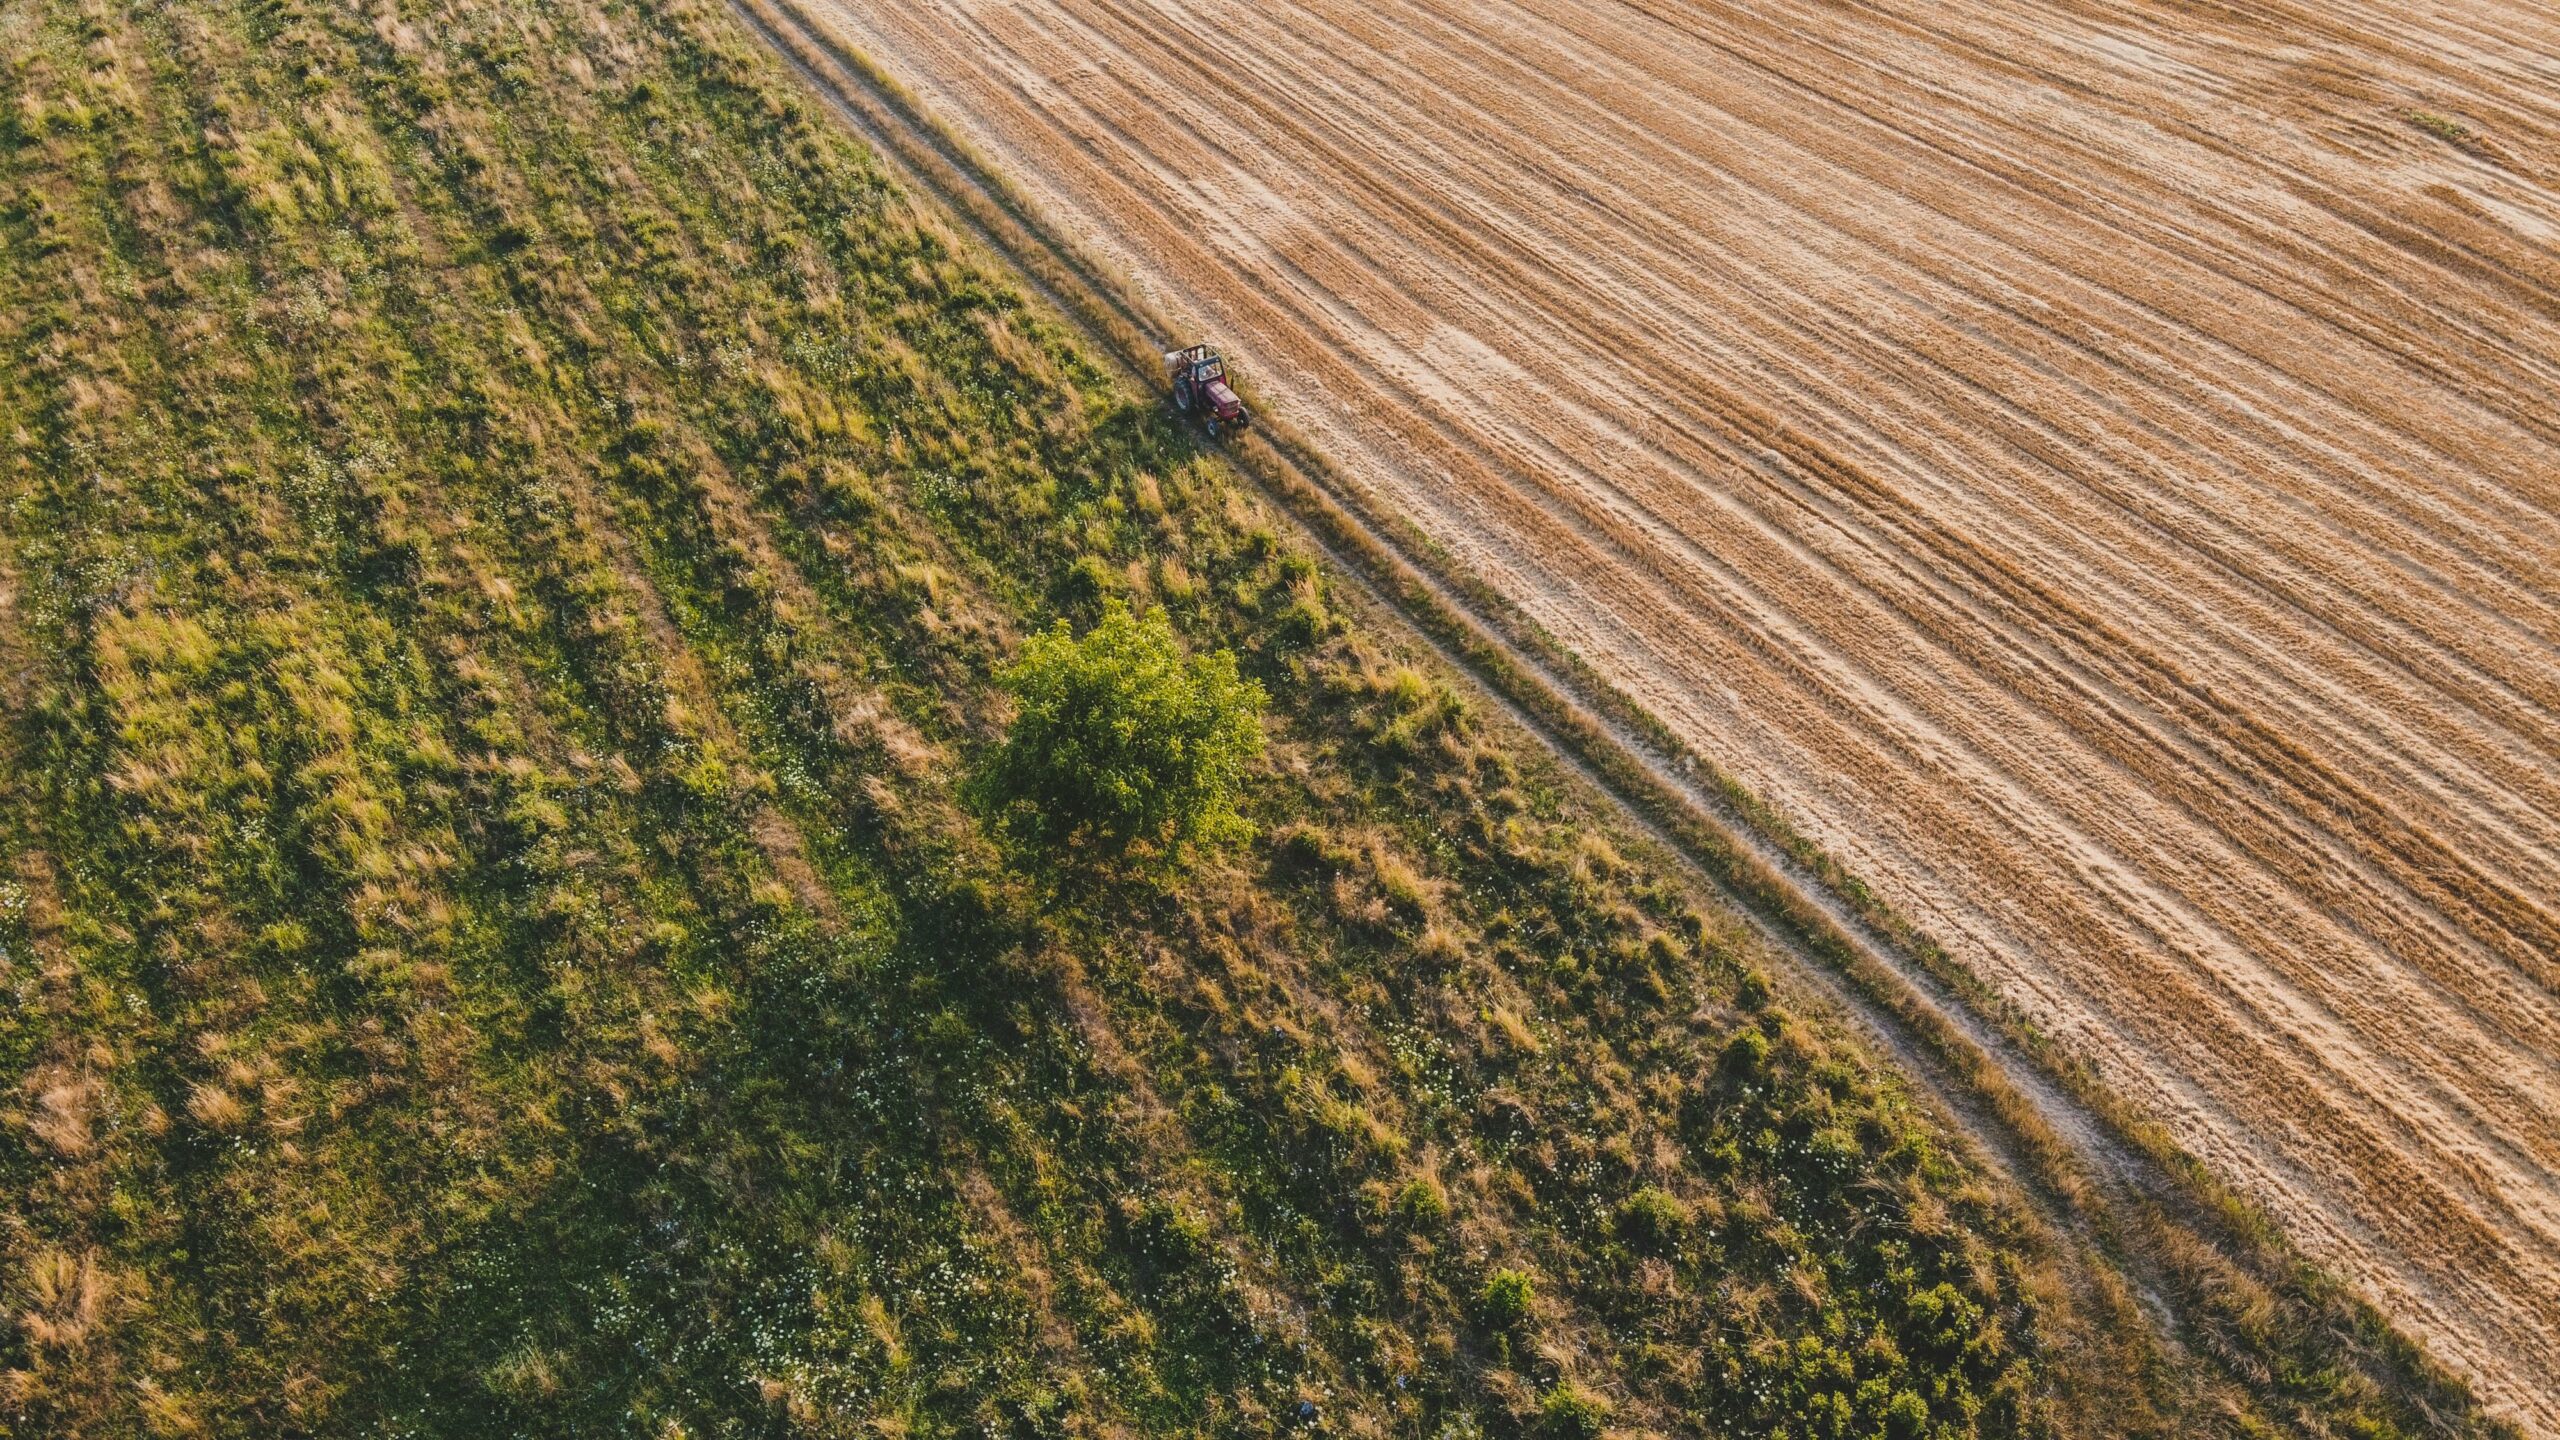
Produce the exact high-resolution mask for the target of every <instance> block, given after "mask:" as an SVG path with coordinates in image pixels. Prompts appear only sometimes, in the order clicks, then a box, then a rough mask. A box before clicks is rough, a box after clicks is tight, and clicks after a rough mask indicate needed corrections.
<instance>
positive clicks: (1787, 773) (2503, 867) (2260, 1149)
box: [804, 0, 2560, 1433]
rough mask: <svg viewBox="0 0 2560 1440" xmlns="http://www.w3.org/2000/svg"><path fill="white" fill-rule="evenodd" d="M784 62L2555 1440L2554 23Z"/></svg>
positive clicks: (2330, 14) (2559, 729)
mask: <svg viewBox="0 0 2560 1440" xmlns="http://www.w3.org/2000/svg"><path fill="white" fill-rule="evenodd" d="M804 9H805V10H807V12H808V13H809V14H810V15H811V16H812V18H814V19H816V20H817V21H819V22H820V23H822V24H824V25H826V26H828V27H830V28H831V29H832V30H833V31H834V32H835V33H836V34H837V35H838V36H839V37H840V38H841V39H842V40H843V41H844V42H845V43H846V44H847V45H849V46H851V47H852V48H854V49H856V50H859V51H861V52H862V53H864V54H866V55H868V56H870V57H871V58H872V59H873V60H874V61H875V62H876V63H877V64H879V65H880V66H881V67H882V68H883V69H884V71H885V72H886V73H888V74H889V75H890V76H891V77H892V78H893V79H895V80H896V81H897V82H898V83H899V84H900V85H902V86H904V87H907V88H908V89H909V90H910V91H911V92H912V93H913V94H914V95H915V96H916V97H917V99H918V100H919V101H920V103H921V104H922V105H923V106H924V107H925V108H926V109H927V110H929V111H931V112H932V113H934V114H935V115H936V116H938V117H940V118H941V119H942V120H944V121H945V122H947V123H949V124H950V125H952V126H953V127H954V129H955V130H956V131H957V132H958V133H960V134H961V135H962V136H963V137H964V138H965V139H966V140H968V141H969V142H970V143H972V144H973V145H975V146H976V147H978V148H979V149H980V150H981V151H982V152H983V153H985V154H986V155H987V156H989V157H991V159H992V160H993V161H994V163H996V164H997V165H999V166H1001V167H1002V168H1003V169H1005V170H1006V171H1007V172H1008V173H1009V174H1010V176H1011V177H1012V178H1013V179H1014V180H1015V181H1016V182H1017V183H1019V184H1020V185H1021V186H1022V187H1024V188H1025V190H1026V191H1027V193H1029V194H1030V196H1031V197H1032V198H1033V200H1034V201H1035V202H1036V203H1037V204H1038V205H1040V206H1041V207H1043V209H1044V210H1045V211H1046V212H1047V213H1048V214H1049V215H1050V216H1051V217H1052V218H1053V219H1055V220H1056V221H1058V222H1059V223H1060V224H1062V225H1063V226H1065V227H1066V228H1068V229H1069V230H1070V231H1071V232H1072V233H1073V234H1074V235H1075V237H1076V239H1077V240H1078V241H1079V242H1080V243H1081V244H1083V245H1085V246H1086V247H1088V248H1089V249H1091V250H1092V251H1093V252H1094V253H1095V254H1097V255H1098V256H1100V257H1101V258H1102V259H1103V260H1105V261H1106V262H1107V263H1110V264H1112V265H1115V266H1117V267H1119V268H1120V269H1122V270H1123V271H1124V272H1126V273H1127V274H1128V276H1129V277H1130V279H1131V281H1132V282H1133V284H1134V285H1135V287H1136V289H1137V290H1138V291H1139V292H1140V293H1141V294H1142V295H1144V296H1145V297H1146V298H1147V299H1148V300H1149V301H1150V302H1152V303H1153V304H1155V305H1156V306H1157V307H1159V308H1161V309H1163V310H1165V311H1167V312H1169V313H1173V314H1176V315H1180V316H1182V317H1185V318H1186V319H1187V320H1190V321H1192V322H1194V323H1196V324H1197V325H1198V326H1199V327H1200V329H1201V330H1202V332H1203V333H1205V334H1209V335H1213V336H1215V337H1216V338H1218V339H1220V340H1222V341H1224V342H1225V343H1227V344H1228V345H1229V346H1230V348H1231V352H1232V353H1233V354H1234V355H1235V356H1236V357H1237V358H1238V359H1239V360H1240V361H1241V362H1242V363H1243V365H1244V367H1245V368H1246V369H1247V371H1248V372H1249V375H1250V377H1251V378H1252V379H1253V380H1254V381H1256V382H1258V384H1259V386H1260V388H1261V391H1262V393H1263V394H1264V395H1265V397H1267V399H1269V400H1270V401H1271V402H1272V403H1273V405H1274V407H1275V408H1276V409H1277V410H1278V411H1279V412H1280V413H1281V414H1282V415H1283V416H1284V417H1285V418H1286V419H1288V420H1289V421H1290V422H1292V423H1293V424H1294V425H1296V426H1297V427H1298V428H1299V429H1301V430H1303V431H1305V432H1307V433H1308V434H1310V435H1312V436H1313V437H1314V438H1315V439H1316V440H1317V441H1318V443H1319V444H1320V445H1322V446H1323V447H1324V448H1326V449H1327V450H1328V452H1329V453H1330V454H1331V455H1332V456H1333V457H1334V458H1335V459H1337V460H1338V461H1340V462H1342V464H1343V468H1344V469H1345V470H1346V471H1349V472H1351V473H1353V474H1356V475H1359V476H1361V477H1364V478H1365V480H1366V481H1367V483H1369V484H1371V485H1373V486H1374V487H1375V488H1376V491H1377V498H1378V499H1380V500H1383V501H1384V502H1386V503H1388V504H1390V505H1392V506H1394V507H1396V508H1399V509H1401V510H1402V511H1403V512H1404V513H1406V514H1408V515H1410V516H1411V517H1412V518H1413V519H1414V520H1415V521H1416V522H1417V523H1418V524H1419V525H1420V526H1421V527H1422V528H1423V530H1424V531H1425V532H1426V533H1427V534H1428V535H1429V536H1430V537H1431V538H1432V539H1433V540H1434V541H1436V542H1437V543H1438V544H1440V545H1442V546H1444V547H1445V548H1446V549H1447V551H1448V552H1449V553H1450V554H1451V555H1452V556H1453V557H1454V558H1455V560H1456V561H1457V563H1458V564H1460V565H1462V566H1464V567H1466V568H1468V569H1470V570H1473V571H1476V572H1478V573H1481V574H1482V575H1483V576H1485V577H1486V578H1487V579H1489V580H1490V581H1491V582H1492V583H1494V584H1495V585H1496V586H1498V587H1499V588H1500V589H1501V590H1502V591H1503V592H1505V593H1506V594H1507V595H1508V596H1509V597H1510V598H1511V599H1513V600H1515V601H1516V602H1517V603H1518V604H1519V605H1520V606H1521V607H1523V608H1524V609H1525V611H1526V612H1527V613H1528V614H1529V615H1530V616H1532V617H1533V618H1534V619H1535V620H1536V621H1538V622H1539V623H1541V624H1543V625H1544V626H1546V627H1547V628H1548V629H1549V630H1550V631H1551V632H1552V633H1553V634H1554V636H1555V637H1557V639H1559V640H1560V641H1561V642H1563V643H1564V644H1566V645H1567V646H1569V647H1571V648H1573V649H1574V650H1576V651H1578V652H1579V653H1580V654H1582V655H1583V656H1585V657H1587V658H1588V659H1589V660H1590V661H1591V662H1592V663H1593V664H1594V665H1595V666H1596V667H1598V669H1599V670H1600V671H1601V672H1602V673H1603V674H1604V675H1605V676H1606V677H1607V678H1608V679H1609V680H1610V681H1611V682H1613V683H1615V684H1616V685H1617V686H1619V687H1621V688H1622V689H1623V690H1625V691H1626V692H1627V693H1629V694H1630V695H1632V696H1634V697H1635V698H1636V699H1638V700H1639V701H1641V702H1642V703H1643V704H1645V705H1646V706H1648V707H1649V708H1650V709H1651V710H1652V711H1653V712H1654V713H1655V714H1656V715H1658V716H1659V717H1661V718H1662V719H1663V720H1665V721H1666V722H1668V723H1669V724H1670V725H1672V726H1673V727H1674V728H1675V729H1676V730H1677V731H1678V732H1679V733H1680V734H1681V735H1682V736H1684V737H1685V738H1686V740H1687V741H1688V743H1690V744H1691V745H1693V746H1694V747H1695V748H1696V750H1697V751H1698V752H1699V753H1700V754H1701V755H1702V756H1704V757H1705V758H1707V759H1709V760H1711V761H1712V762H1713V763H1714V764H1716V765H1717V766H1720V767H1722V768H1723V769H1724V770H1725V771H1726V772H1728V773H1729V774H1731V775H1733V776H1734V777H1736V778H1738V779H1739V780H1740V781H1741V782H1742V783H1743V784H1745V785H1746V786H1748V787H1750V788H1751V789H1753V790H1755V791H1756V792H1758V793H1759V794H1761V795H1763V796H1765V797H1767V798H1768V799H1769V800H1770V801H1771V802H1772V803H1773V804H1774V805H1775V806H1776V807H1777V809H1778V810H1779V811H1780V812H1781V813H1782V814H1783V815H1784V816H1786V817H1787V818H1788V819H1789V820H1790V821H1792V822H1793V823H1795V824H1796V825H1798V826H1800V827H1801V828H1802V829H1803V830H1804V831H1806V832H1807V833H1808V834H1810V835H1811V836H1812V837H1813V838H1814V839H1815V840H1817V841H1818V842H1819V843H1820V844H1821V845H1823V846H1824V847H1826V848H1827V849H1828V850H1830V851H1831V852H1832V853H1834V854H1836V855H1837V856H1839V857H1841V858H1842V859H1843V860H1844V861H1845V862H1846V863H1847V864H1848V866H1849V867H1850V869H1852V870H1853V871H1855V872H1857V873H1859V874H1861V875H1863V876H1865V877H1867V878H1868V879H1869V880H1871V881H1872V882H1873V883H1874V884H1875V886H1876V887H1877V888H1878V889H1879V890H1880V891H1881V892H1882V893H1883V895H1884V896H1885V898H1886V899H1887V900H1888V901H1889V902H1890V903H1891V904H1892V905H1894V906H1895V907H1897V908H1898V909H1900V910H1901V911H1902V912H1904V913H1905V914H1907V915H1909V916H1911V917H1913V918H1914V919H1916V920H1917V921H1918V923H1919V924H1920V925H1921V926H1922V927H1923V928H1924V929H1926V930H1927V931H1929V932H1931V933H1932V934H1933V935H1935V936H1936V937H1938V938H1939V939H1940V940H1942V941H1943V942H1944V943H1945V944H1946V945H1947V946H1948V947H1949V948H1950V950H1952V951H1953V952H1954V953H1955V954H1956V955H1957V956H1958V957H1959V958H1960V959H1961V960H1962V961H1963V962H1964V963H1966V964H1968V965H1969V966H1971V967H1972V968H1974V969H1975V970H1976V971H1978V972H1979V973H1980V974H1982V975H1983V976H1984V977H1986V978H1987V979H1989V980H1990V981H1992V982H1993V983H1994V984H1996V985H1997V986H1998V987H1999V988H2000V989H2001V990H2002V991H2003V992H2005V993H2006V994H2007V995H2008V996H2010V997H2012V998H2014V999H2015V1000H2016V1001H2017V1002H2018V1003H2019V1005H2021V1006H2022V1007H2023V1008H2024V1009H2025V1010H2026V1011H2027V1012H2028V1013H2029V1014H2030V1015H2031V1016H2032V1017H2033V1019H2034V1020H2035V1021H2036V1022H2037V1023H2038V1024H2040V1025H2041V1026H2043V1027H2045V1028H2047V1029H2049V1030H2051V1031H2054V1032H2056V1033H2059V1034H2061V1035H2063V1036H2065V1037H2067V1039H2068V1040H2069V1041H2070V1042H2071V1043H2072V1044H2073V1045H2074V1046H2076V1047H2077V1048H2078V1049H2079V1050H2080V1051H2082V1052H2083V1053H2085V1054H2086V1055H2087V1056H2089V1057H2090V1058H2091V1059H2093V1060H2094V1061H2095V1062H2097V1064H2098V1065H2099V1066H2100V1068H2101V1069H2102V1071H2103V1073H2104V1074H2105V1075H2106V1077H2107V1078H2108V1080H2109V1081H2110V1082H2111V1083H2113V1084H2115V1085H2117V1086H2119V1087H2121V1088H2122V1089H2123V1091H2125V1092H2126V1093H2127V1094H2128V1095H2129V1096H2131V1097H2132V1098H2133V1099H2134V1100H2136V1101H2137V1102H2138V1103H2140V1104H2141V1105H2143V1106H2145V1107H2147V1108H2149V1109H2150V1110H2151V1111H2152V1112H2153V1113H2156V1114H2158V1115H2160V1116H2161V1117H2163V1118H2164V1119H2165V1120H2166V1121H2168V1122H2169V1124H2170V1126H2171V1128H2172V1129H2173V1131H2174V1132H2175V1134H2176V1136H2177V1138H2178V1139H2179V1140H2180V1141H2181V1142H2182V1143H2184V1144H2185V1145H2187V1146H2189V1147H2190V1148H2192V1149H2193V1150H2195V1151H2196V1152H2197V1153H2199V1154H2200V1155H2201V1156H2203V1157H2204V1158H2205V1159H2207V1160H2208V1161H2209V1162H2210V1163H2211V1164H2212V1165H2213V1166H2215V1167H2217V1168H2218V1169H2219V1170H2220V1171H2221V1172H2222V1173H2224V1174H2226V1175H2228V1176H2230V1177H2232V1178H2234V1179H2235V1180H2237V1181H2238V1182H2240V1183H2241V1184H2242V1186H2243V1187H2244V1188H2245V1189H2246V1190H2247V1191H2249V1192H2250V1193H2251V1194H2253V1195H2254V1196H2256V1197H2257V1198H2259V1199H2260V1200H2262V1201H2263V1202H2265V1203H2266V1204H2267V1205H2268V1206H2269V1207H2270V1208H2272V1209H2273V1210H2274V1211H2275V1212H2276V1213H2277V1214H2278V1215H2279V1216H2280V1217H2281V1218H2282V1219H2283V1220H2284V1221H2285V1222H2286V1223H2287V1225H2288V1226H2289V1227H2290V1228H2291V1230H2292V1231H2293V1233H2294V1234H2295V1235H2296V1236H2297V1237H2299V1239H2300V1240H2301V1241H2302V1242H2303V1243H2304V1244H2305V1245H2306V1246H2307V1247H2308V1248H2309V1249H2310V1250H2311V1251H2312V1252H2313V1253H2314V1254H2316V1255H2317V1256H2318V1257H2320V1258H2321V1259H2323V1260H2324V1261H2326V1262H2327V1263H2329V1264H2332V1265H2334V1266H2336V1267H2338V1268H2339V1269H2341V1270H2342V1271H2344V1272H2346V1273H2348V1274H2349V1275H2351V1276H2352V1277H2353V1278H2354V1279H2355V1280H2356V1281H2357V1282H2359V1283H2360V1284H2361V1285H2362V1286H2363V1287H2364V1288H2365V1290H2366V1291H2367V1292H2368V1293H2369V1294H2371V1295H2372V1296H2373V1297H2374V1298H2376V1299H2377V1300H2378V1301H2380V1302H2381V1303H2382V1304H2383V1305H2384V1306H2385V1307H2386V1308H2387V1309H2389V1310H2390V1311H2391V1312H2392V1313H2393V1314H2394V1315H2395V1316H2397V1317H2399V1318H2400V1319H2402V1320H2403V1321H2405V1322H2406V1323H2408V1324H2409V1325H2410V1326H2411V1327H2413V1328H2414V1329H2415V1330H2416V1331H2418V1332H2419V1333H2421V1334H2423V1335H2424V1336H2425V1337H2426V1338H2427V1339H2428V1340H2429V1341H2430V1342H2431V1343H2432V1344H2433V1345H2434V1346H2435V1347H2436V1348H2437V1349H2438V1350H2439V1351H2440V1352H2441V1353H2442V1354H2444V1355H2445V1356H2446V1357H2447V1358H2449V1359H2450V1360H2452V1361H2453V1362H2454V1363H2455V1364H2456V1365H2457V1366H2459V1367H2460V1368H2461V1369H2463V1370H2464V1371H2465V1372H2466V1373H2468V1374H2469V1375H2470V1376H2471V1377H2473V1379H2474V1380H2475V1381H2476V1382H2477V1384H2478V1385H2479V1386H2480V1387H2481V1389H2482V1391H2483V1393H2484V1394H2485V1395H2486V1396H2487V1397H2489V1398H2490V1399H2491V1400H2492V1401H2493V1402H2494V1403H2495V1404H2496V1405H2497V1406H2498V1407H2500V1408H2501V1409H2502V1410H2503V1411H2504V1412H2505V1413H2507V1414H2509V1415H2511V1416H2513V1417H2514V1418H2516V1419H2517V1420H2518V1421H2520V1422H2521V1423H2523V1424H2524V1425H2525V1426H2526V1427H2527V1428H2528V1429H2530V1430H2533V1431H2535V1432H2537V1433H2560V1381H2555V1380H2554V1378H2553V1377H2555V1376H2560V1178H2555V1168H2560V1124H2555V1122H2554V1119H2553V1117H2554V1115H2555V1113H2560V1044H2556V1043H2555V1041H2560V999H2555V994H2554V980H2555V975H2560V915H2555V911H2554V909H2553V905H2552V901H2551V896H2552V895H2553V894H2554V893H2555V892H2560V760H2555V756H2560V715H2555V700H2560V602H2555V594H2554V583H2553V582H2554V574H2555V568H2560V565H2556V564H2555V562H2560V522H2555V517H2554V510H2555V502H2560V404H2556V403H2555V401H2554V398H2553V397H2554V395H2555V394H2560V358H2555V357H2560V186H2556V185H2555V175H2556V174H2560V171H2555V158H2554V157H2555V156H2560V17H2555V14H2554V12H2553V11H2552V10H2551V9H2550V8H2549V7H2548V6H2545V5H2537V4H2526V3H2468V0H2453V3H2443V4H2428V5H2423V6H2415V7H2388V8H2386V7H2379V6H2370V5H2357V4H2339V5H2325V6H2317V7H2311V6H2301V5H2294V4H2286V3H2277V4H2271V5H2265V6H2252V7H2245V8H2236V7H2223V6H2217V5H2170V4H2163V3H2137V4H2125V5H2106V6H2097V5H2081V4H2071V3H2061V0H2036V3H2028V4H2021V5H2008V6H1985V5H1975V4H1958V5H1920V4H1910V3H1898V0H1897V3H1884V4H1841V3H1821V0H1779V3H1771V4H1755V5H1747V6H1746V5H1738V4H1730V3H1721V0H1638V3H1604V0H1274V3H1269V4H1263V5H1256V6H1254V7H1252V8H1251V9H1250V11H1249V12H1248V11H1244V10H1238V9H1234V8H1231V7H1225V6H1216V5H1198V4H1189V3H1180V4H1177V3H1173V0H1039V3H1036V4H1035V3H1017V0H922V3H919V0H897V3H888V0H811V3H810V4H808V5H807V6H805V7H804ZM1169 338H1170V337H1169ZM1184 338H1189V337H1184Z"/></svg>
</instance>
